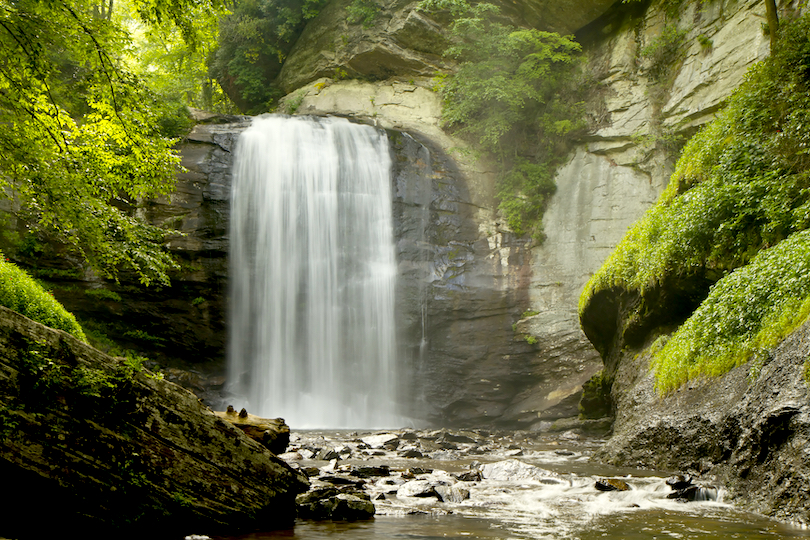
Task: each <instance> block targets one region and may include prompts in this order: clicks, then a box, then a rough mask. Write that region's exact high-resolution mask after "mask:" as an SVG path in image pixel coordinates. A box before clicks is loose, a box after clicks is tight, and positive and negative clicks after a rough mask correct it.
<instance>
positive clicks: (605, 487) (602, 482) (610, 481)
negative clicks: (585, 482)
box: [594, 478, 630, 491]
mask: <svg viewBox="0 0 810 540" xmlns="http://www.w3.org/2000/svg"><path fill="white" fill-rule="evenodd" d="M594 487H595V488H596V489H597V490H599V491H630V486H629V485H628V484H627V482H625V481H624V480H621V479H620V478H600V479H598V480H597V481H596V484H595V485H594Z"/></svg>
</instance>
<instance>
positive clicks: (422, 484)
mask: <svg viewBox="0 0 810 540" xmlns="http://www.w3.org/2000/svg"><path fill="white" fill-rule="evenodd" d="M397 497H436V498H437V499H438V498H439V494H438V493H436V485H435V484H434V483H433V482H431V481H430V480H411V481H410V482H405V483H404V484H402V485H401V486H399V489H398V490H397Z"/></svg>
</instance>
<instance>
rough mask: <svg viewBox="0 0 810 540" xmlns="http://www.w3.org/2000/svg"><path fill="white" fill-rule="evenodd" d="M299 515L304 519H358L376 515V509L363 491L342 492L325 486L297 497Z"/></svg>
mask: <svg viewBox="0 0 810 540" xmlns="http://www.w3.org/2000/svg"><path fill="white" fill-rule="evenodd" d="M296 504H297V505H298V516H299V517H301V518H303V519H313V520H330V519H331V520H333V521H356V520H358V519H369V518H371V517H373V516H374V513H375V512H376V509H375V508H374V503H372V502H371V501H370V500H369V496H368V495H366V494H364V493H362V492H351V493H341V492H339V491H338V490H337V489H336V488H333V487H324V488H318V489H314V490H312V491H309V492H307V493H302V494H301V495H299V496H298V497H297V499H296Z"/></svg>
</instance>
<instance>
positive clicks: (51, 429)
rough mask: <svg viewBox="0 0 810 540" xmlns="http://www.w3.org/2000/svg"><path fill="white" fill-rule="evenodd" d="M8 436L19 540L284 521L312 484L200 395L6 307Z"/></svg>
mask: <svg viewBox="0 0 810 540" xmlns="http://www.w3.org/2000/svg"><path fill="white" fill-rule="evenodd" d="M0 434H2V437H0V441H1V442H0V474H1V475H2V477H3V479H4V483H5V485H6V486H13V494H12V493H11V492H9V494H10V495H12V496H9V497H7V498H6V502H5V506H4V515H5V516H6V518H4V519H3V520H2V522H1V523H0V535H2V536H8V537H13V538H43V537H47V536H55V535H58V534H60V533H61V531H64V530H65V529H76V530H82V531H83V534H85V535H87V536H89V537H99V536H101V535H104V534H108V535H110V536H114V537H133V536H138V535H141V536H140V537H143V535H147V536H155V535H157V536H161V537H164V536H177V535H182V534H189V533H192V532H194V533H196V532H206V533H211V534H214V533H218V532H219V533H222V532H228V533H233V532H235V531H239V530H245V529H256V528H263V529H270V528H278V527H286V526H290V525H291V524H292V518H293V517H294V515H295V509H294V508H295V507H294V504H295V503H294V499H295V495H296V494H297V493H300V492H302V491H305V490H306V489H307V485H308V482H307V480H306V478H305V477H304V476H303V475H301V474H300V473H297V472H296V471H294V470H292V469H291V468H290V467H289V466H288V465H287V464H286V463H284V462H283V461H281V460H280V459H278V458H276V457H275V456H274V455H273V454H271V453H270V452H269V451H268V450H267V449H266V448H265V447H264V446H262V445H261V444H259V443H257V442H256V441H253V440H252V439H250V438H248V437H247V436H245V434H244V433H242V431H240V430H239V429H237V428H236V427H234V426H233V425H232V424H230V423H229V422H226V421H224V420H222V419H220V418H217V417H216V416H215V415H214V414H213V413H212V412H211V411H210V410H208V409H207V408H206V407H205V406H203V405H202V404H200V402H199V400H198V399H197V398H196V397H195V396H194V395H193V394H191V393H189V392H187V391H185V390H183V389H181V388H180V387H178V386H176V385H174V384H172V383H170V382H168V381H164V380H162V379H160V378H159V377H157V376H155V375H153V374H151V373H149V372H147V371H146V370H143V369H142V368H141V367H140V366H138V365H137V364H134V363H132V362H127V361H125V360H124V359H123V358H112V357H109V356H107V355H105V354H103V353H101V352H99V351H97V350H95V349H93V348H92V347H90V346H88V345H86V344H84V343H82V342H80V341H78V340H77V339H75V338H74V337H72V336H70V335H68V334H66V333H64V332H61V331H56V330H51V329H49V328H46V327H45V326H42V325H41V324H38V323H36V322H34V321H31V320H30V319H27V318H26V317H23V316H22V315H19V314H18V313H15V312H12V311H9V310H7V309H5V308H0ZM32 506H36V507H40V508H48V513H49V517H48V519H45V520H31V519H25V518H24V516H29V515H30V514H31V507H32ZM11 516H15V517H14V518H12V517H11Z"/></svg>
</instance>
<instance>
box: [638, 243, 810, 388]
mask: <svg viewBox="0 0 810 540" xmlns="http://www.w3.org/2000/svg"><path fill="white" fill-rule="evenodd" d="M808 314H810V231H807V230H806V231H802V232H799V233H796V234H794V235H792V236H791V237H790V238H788V239H787V240H785V241H783V242H780V243H779V244H778V245H777V246H775V247H773V248H771V249H767V250H763V251H761V252H760V253H759V255H757V256H756V257H755V258H754V260H753V261H752V262H751V264H748V265H746V266H744V267H742V268H738V269H737V270H735V271H734V272H731V273H730V274H729V275H727V276H726V277H724V278H723V279H721V280H720V281H718V282H717V284H716V285H715V286H714V287H713V288H712V290H711V292H710V293H709V296H708V297H707V298H706V300H704V301H703V303H702V304H701V305H700V307H698V309H697V310H695V312H694V313H693V314H692V316H691V317H689V319H688V320H687V321H686V322H685V323H684V324H683V325H681V327H680V328H678V330H677V331H676V332H675V334H673V336H672V337H671V338H670V339H669V341H667V342H666V344H665V345H664V346H663V348H661V349H660V351H658V352H657V353H656V354H654V355H653V359H652V365H653V367H654V368H655V370H656V378H657V386H658V388H659V390H662V391H667V390H672V389H674V388H677V387H678V386H680V385H682V384H683V383H685V382H686V381H688V380H689V379H693V378H695V377H697V376H699V375H709V376H715V375H722V374H723V373H726V372H727V371H729V370H730V369H731V368H733V367H735V366H738V365H741V364H743V363H745V362H747V361H748V360H749V359H751V358H752V357H753V358H755V359H758V360H761V358H757V356H758V355H761V354H764V353H765V352H766V351H768V350H770V349H771V348H773V347H774V346H775V345H777V344H778V343H779V341H781V340H782V339H783V338H784V337H785V336H787V335H788V334H789V333H790V332H791V331H792V330H794V329H795V328H796V327H797V326H799V325H800V324H801V323H802V322H803V321H804V320H805V319H806V318H807V315H808Z"/></svg>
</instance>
